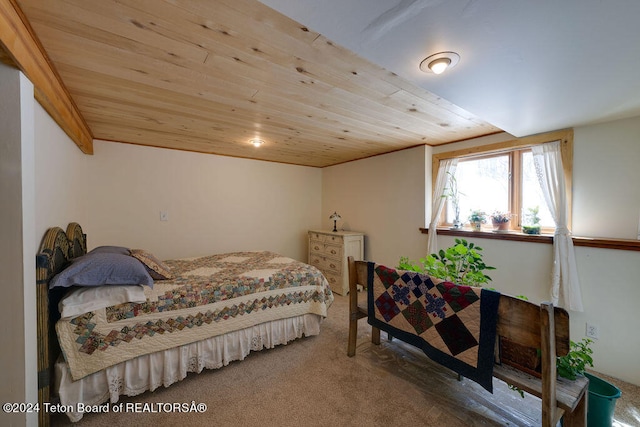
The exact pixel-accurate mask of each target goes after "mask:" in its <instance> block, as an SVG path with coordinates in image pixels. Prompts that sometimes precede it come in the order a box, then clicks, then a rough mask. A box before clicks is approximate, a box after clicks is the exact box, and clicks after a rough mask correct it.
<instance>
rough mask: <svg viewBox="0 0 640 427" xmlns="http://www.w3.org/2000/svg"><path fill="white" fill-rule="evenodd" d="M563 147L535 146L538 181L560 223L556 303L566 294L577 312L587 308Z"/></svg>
mask: <svg viewBox="0 0 640 427" xmlns="http://www.w3.org/2000/svg"><path fill="white" fill-rule="evenodd" d="M560 148H561V145H560V141H554V142H549V143H546V144H541V145H536V146H534V147H532V148H531V151H532V152H533V161H534V165H535V168H536V175H537V177H538V182H539V183H540V188H541V189H542V194H543V195H544V199H545V201H546V203H547V207H548V208H549V211H550V212H551V216H552V217H553V220H554V221H555V223H556V231H555V233H554V235H553V273H552V282H551V299H552V302H553V304H554V305H558V303H559V301H560V300H561V298H560V297H562V302H563V305H564V306H565V307H567V308H569V309H570V310H573V311H583V308H582V293H581V291H580V281H579V279H578V269H577V267H576V256H575V251H574V249H573V240H572V239H571V231H570V230H569V228H568V225H567V224H568V222H567V217H568V209H567V208H568V207H567V194H566V187H565V180H564V178H565V177H564V169H563V167H562V155H561V151H560Z"/></svg>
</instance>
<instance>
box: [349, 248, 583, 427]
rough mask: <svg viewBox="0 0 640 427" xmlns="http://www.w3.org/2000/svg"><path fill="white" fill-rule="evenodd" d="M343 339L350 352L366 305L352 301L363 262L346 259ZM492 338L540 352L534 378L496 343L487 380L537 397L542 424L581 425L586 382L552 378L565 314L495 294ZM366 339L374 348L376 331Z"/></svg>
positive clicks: (562, 350) (562, 348)
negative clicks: (512, 362)
mask: <svg viewBox="0 0 640 427" xmlns="http://www.w3.org/2000/svg"><path fill="white" fill-rule="evenodd" d="M348 264H349V341H348V348H347V355H348V356H349V357H351V356H354V355H355V353H356V336H357V330H358V320H359V319H362V318H365V317H367V316H368V314H367V306H366V301H363V302H362V303H361V304H359V303H358V295H359V293H358V285H360V286H362V287H364V288H365V289H366V287H367V283H368V280H367V263H366V262H365V261H354V259H353V258H352V257H349V260H348ZM497 336H498V338H497V339H498V340H504V339H507V340H510V341H511V342H515V343H517V344H520V345H523V346H525V347H528V348H533V349H540V358H541V361H540V364H541V367H542V369H541V372H540V373H539V374H538V375H540V378H538V377H536V376H534V375H532V374H530V373H528V372H525V370H524V369H520V368H517V367H514V366H510V365H508V364H507V363H508V361H507V360H501V356H502V354H501V351H500V347H501V346H500V345H496V364H495V365H494V369H493V376H494V377H496V378H499V379H501V380H503V381H505V382H506V383H507V384H511V385H513V386H516V387H518V388H520V389H521V390H524V391H526V392H527V393H530V394H532V395H534V396H537V397H539V398H541V399H542V425H543V427H555V426H556V425H557V423H558V421H559V420H560V419H561V418H563V425H564V427H575V426H585V425H586V420H587V396H588V393H587V392H586V391H587V389H588V385H589V380H588V379H587V378H586V377H579V378H578V379H576V380H575V381H571V380H567V379H565V378H561V377H557V376H556V356H564V355H566V354H567V353H568V351H569V345H570V341H569V313H567V311H566V310H564V309H562V308H559V307H553V305H552V304H551V303H542V304H540V305H538V304H533V303H531V302H529V301H524V300H522V299H519V298H514V297H511V296H508V295H501V296H500V304H499V308H498V324H497ZM371 341H372V342H373V343H374V344H376V345H378V344H380V329H378V328H373V329H372V333H371Z"/></svg>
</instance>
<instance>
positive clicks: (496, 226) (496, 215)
mask: <svg viewBox="0 0 640 427" xmlns="http://www.w3.org/2000/svg"><path fill="white" fill-rule="evenodd" d="M511 217H513V215H512V214H511V213H509V212H501V211H494V212H493V213H491V223H492V224H493V230H494V231H502V232H505V231H509V221H511Z"/></svg>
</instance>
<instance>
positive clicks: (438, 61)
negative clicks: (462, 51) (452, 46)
mask: <svg viewBox="0 0 640 427" xmlns="http://www.w3.org/2000/svg"><path fill="white" fill-rule="evenodd" d="M458 61H460V55H458V54H457V53H455V52H439V53H436V54H433V55H430V56H428V57H426V58H425V59H423V60H422V62H421V63H420V69H421V70H422V71H424V72H425V73H434V74H442V73H443V72H444V71H445V70H447V69H449V68H453V67H455V66H456V64H457V63H458Z"/></svg>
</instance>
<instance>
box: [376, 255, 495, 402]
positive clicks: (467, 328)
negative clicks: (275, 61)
mask: <svg viewBox="0 0 640 427" xmlns="http://www.w3.org/2000/svg"><path fill="white" fill-rule="evenodd" d="M367 268H368V269H369V274H368V277H369V283H368V284H367V289H368V312H369V316H368V322H369V324H370V325H371V326H373V327H376V328H379V329H380V330H382V331H386V332H388V333H390V334H391V335H392V336H394V337H396V338H398V339H400V340H402V341H404V342H407V343H409V344H411V345H414V346H416V347H418V348H420V349H422V350H423V351H424V352H425V354H426V355H427V356H429V357H430V358H431V359H432V360H434V361H436V362H438V363H439V364H441V365H442V366H445V367H447V368H449V369H451V370H453V371H455V372H457V373H458V374H460V375H463V376H465V377H467V378H469V379H472V380H473V381H475V382H477V383H478V384H480V385H481V386H482V387H484V388H485V389H486V390H488V391H490V392H493V382H492V375H493V364H494V344H495V338H496V324H497V318H498V303H499V300H500V294H499V293H498V292H495V291H491V290H487V289H482V288H475V287H470V286H462V285H456V284H454V283H451V282H445V281H442V280H439V279H436V278H433V277H430V276H428V275H425V274H419V273H415V272H410V271H402V270H394V269H392V268H388V267H385V266H382V265H379V264H374V263H368V265H367Z"/></svg>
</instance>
